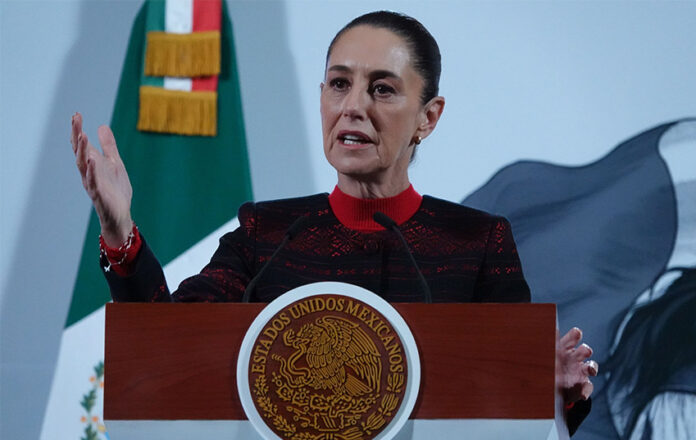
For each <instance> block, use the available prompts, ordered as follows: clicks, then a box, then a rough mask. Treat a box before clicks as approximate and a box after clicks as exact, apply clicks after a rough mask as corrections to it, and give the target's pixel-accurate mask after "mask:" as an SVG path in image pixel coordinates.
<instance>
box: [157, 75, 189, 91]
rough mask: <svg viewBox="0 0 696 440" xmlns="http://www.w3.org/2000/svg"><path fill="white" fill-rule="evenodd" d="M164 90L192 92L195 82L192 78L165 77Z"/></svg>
mask: <svg viewBox="0 0 696 440" xmlns="http://www.w3.org/2000/svg"><path fill="white" fill-rule="evenodd" d="M164 88H165V89H167V90H183V91H184V92H190V91H191V90H192V89H193V80H192V79H191V78H174V77H171V76H165V77H164Z"/></svg>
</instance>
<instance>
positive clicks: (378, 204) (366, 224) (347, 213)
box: [329, 185, 423, 232]
mask: <svg viewBox="0 0 696 440" xmlns="http://www.w3.org/2000/svg"><path fill="white" fill-rule="evenodd" d="M421 200H423V197H422V196H421V195H420V194H418V193H417V192H416V190H415V189H413V185H409V187H408V188H407V189H406V190H404V191H402V192H401V193H399V194H397V195H395V196H394V197H387V198H384V199H358V198H355V197H353V196H349V195H348V194H346V193H344V192H343V191H341V190H340V189H339V188H338V186H336V188H334V190H333V192H332V193H331V194H329V204H330V205H331V209H332V210H333V212H334V214H335V215H336V218H338V221H340V222H341V223H342V224H343V225H344V226H346V227H348V228H350V229H355V230H358V231H364V232H372V231H381V230H384V228H383V227H382V226H380V225H379V223H377V222H375V221H374V220H372V215H373V214H374V213H375V212H377V211H381V212H383V213H385V214H387V215H388V216H389V217H391V218H392V220H394V221H395V222H396V224H397V225H400V224H402V223H404V222H405V221H406V220H408V219H409V218H411V216H413V214H415V213H416V211H418V208H420V204H421Z"/></svg>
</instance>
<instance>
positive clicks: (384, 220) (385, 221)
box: [372, 211, 396, 229]
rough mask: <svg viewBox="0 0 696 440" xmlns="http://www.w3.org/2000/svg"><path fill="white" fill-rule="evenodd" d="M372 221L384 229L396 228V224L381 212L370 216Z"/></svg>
mask: <svg viewBox="0 0 696 440" xmlns="http://www.w3.org/2000/svg"><path fill="white" fill-rule="evenodd" d="M372 219H373V220H374V221H375V222H377V223H379V224H380V225H382V226H383V227H384V229H392V228H395V227H396V222H395V221H394V220H392V219H391V218H390V217H389V216H388V215H387V214H385V213H383V212H379V211H377V212H375V213H374V214H373V215H372Z"/></svg>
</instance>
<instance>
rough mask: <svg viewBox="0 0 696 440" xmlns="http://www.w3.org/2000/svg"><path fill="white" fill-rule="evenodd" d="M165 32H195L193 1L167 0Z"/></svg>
mask: <svg viewBox="0 0 696 440" xmlns="http://www.w3.org/2000/svg"><path fill="white" fill-rule="evenodd" d="M164 30H166V31H167V32H174V33H177V34H190V33H191V32H193V0H167V1H166V2H165V10H164Z"/></svg>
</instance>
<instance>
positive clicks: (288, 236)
mask: <svg viewBox="0 0 696 440" xmlns="http://www.w3.org/2000/svg"><path fill="white" fill-rule="evenodd" d="M306 223H307V216H304V215H303V216H300V217H297V219H295V221H294V222H292V224H291V225H290V227H289V228H288V231H287V232H286V233H285V236H284V237H283V240H282V241H281V242H280V244H279V245H278V247H277V248H276V250H275V251H274V252H273V254H272V255H271V258H269V259H268V261H266V264H264V265H263V267H262V268H261V270H260V271H259V273H257V274H256V276H255V277H254V278H252V279H251V281H249V284H247V287H246V289H244V295H242V302H245V303H248V302H249V298H250V297H251V294H252V292H253V291H254V289H255V288H256V284H258V282H259V280H260V279H261V276H263V274H264V272H266V269H268V266H270V265H271V262H272V261H273V260H274V259H275V257H276V255H278V253H279V252H280V251H281V249H283V248H284V247H285V245H286V244H288V242H289V241H290V240H292V239H293V238H295V236H296V235H297V233H298V232H300V230H301V229H302V228H304V226H305V224H306Z"/></svg>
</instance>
